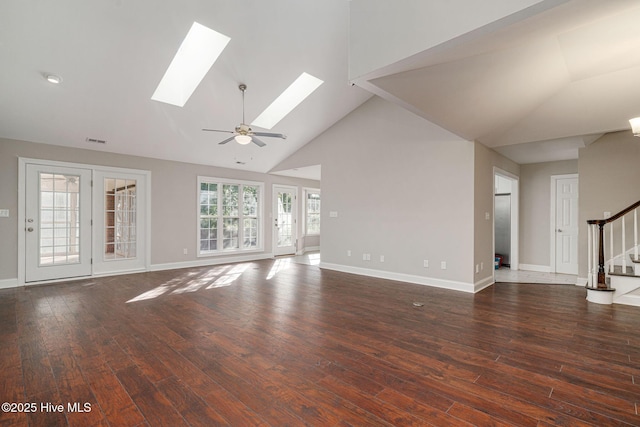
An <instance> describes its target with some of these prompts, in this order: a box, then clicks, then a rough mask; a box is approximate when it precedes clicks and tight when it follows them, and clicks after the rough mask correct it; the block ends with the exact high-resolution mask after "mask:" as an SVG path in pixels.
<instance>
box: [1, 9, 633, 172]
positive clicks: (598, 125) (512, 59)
mask: <svg viewBox="0 0 640 427" xmlns="http://www.w3.org/2000/svg"><path fill="white" fill-rule="evenodd" d="M374 3H375V2H372V3H371V4H372V5H373V4H374ZM458 3H463V2H460V1H459V2H458ZM540 3H553V7H548V8H546V9H545V8H541V9H540V10H539V11H536V13H531V14H529V15H523V16H522V18H521V19H513V20H509V21H508V22H507V21H505V23H504V25H500V23H498V25H492V26H491V29H490V30H487V29H486V28H484V29H481V30H482V31H472V32H470V33H468V34H464V35H462V36H460V37H456V38H454V39H451V40H449V41H447V42H444V43H441V44H439V45H438V46H436V47H433V48H427V49H425V50H424V51H421V52H418V53H416V54H415V55H411V57H408V58H405V59H402V60H399V61H396V62H395V63H393V64H390V66H389V67H382V68H381V69H379V70H376V72H375V73H371V74H369V75H365V76H362V77H360V78H356V79H351V80H352V81H353V82H354V83H355V85H351V84H350V83H351V82H350V80H349V61H348V56H349V52H348V46H349V42H348V40H349V18H350V17H349V13H350V11H349V8H350V2H349V1H347V0H322V1H300V0H269V1H265V0H234V1H222V0H193V1H188V2H184V1H178V0H163V1H159V0H136V1H124V0H92V1H85V0H57V1H55V2H54V1H42V0H3V1H2V2H0V61H1V63H2V66H1V67H0V137H3V138H10V139H18V140H26V141H33V142H40V143H47V144H54V145H61V146H67V147H78V148H89V149H95V150H104V151H111V152H117V153H123V154H130V155H140V156H149V157H156V158H163V159H171V160H177V161H184V162H192V163H200V164H210V165H214V166H222V167H232V168H237V169H245V170H252V171H258V172H268V171H269V170H271V169H272V168H273V167H274V166H276V165H277V164H278V163H280V162H281V161H282V160H283V159H285V158H287V157H288V156H289V155H291V154H292V153H294V152H295V151H297V150H298V149H299V148H301V147H302V146H303V145H305V144H306V143H308V142H309V141H311V140H312V139H314V138H315V137H316V136H318V135H319V134H320V133H322V132H323V131H325V130H326V129H327V128H329V127H330V126H332V125H333V124H334V123H335V122H336V121H338V120H340V119H341V118H342V117H344V116H345V115H347V114H348V113H349V112H351V111H352V110H354V109H355V108H357V107H358V106H359V105H361V104H362V103H363V102H364V101H366V100H367V99H368V98H369V97H370V96H371V93H374V94H377V95H379V96H381V97H383V98H386V99H388V100H390V101H392V102H396V103H399V104H401V105H402V106H404V107H405V108H408V109H410V110H411V111H413V112H415V113H416V114H418V115H420V116H422V117H424V118H426V119H428V120H430V121H432V122H434V123H436V124H438V125H440V126H442V127H443V128H445V129H447V130H449V131H451V132H453V133H455V134H457V135H459V136H461V137H463V138H465V139H469V140H478V141H480V142H482V143H483V144H485V145H487V146H489V147H493V148H494V149H496V150H497V151H499V152H502V153H503V154H504V155H506V156H508V157H510V158H512V159H513V160H515V161H517V162H519V163H528V162H538V161H549V160H559V159H565V158H576V156H577V150H578V149H579V148H580V147H583V146H585V145H587V144H589V143H591V142H592V141H594V140H595V139H597V138H598V137H599V136H600V135H602V134H603V133H606V132H611V131H617V130H623V129H628V128H629V125H628V122H627V120H628V119H629V118H631V117H635V116H640V25H638V22H640V1H639V0H607V1H602V0H568V1H562V0H541V1H540ZM363 4H364V5H366V4H367V3H363ZM397 4H398V7H406V5H408V4H411V2H410V1H408V0H402V1H399V2H397ZM372 7H373V6H372ZM411 12H412V11H411V10H407V11H406V13H407V14H410V13H411ZM402 15H404V16H406V14H400V16H402ZM448 19H455V16H453V17H448ZM194 21H195V22H198V23H200V24H202V25H205V26H207V27H209V28H211V29H214V30H215V31H217V32H220V33H222V34H225V35H227V36H228V37H230V38H231V41H230V42H229V44H228V45H227V47H226V48H225V50H224V51H223V52H222V55H221V56H220V57H219V59H218V61H217V62H216V63H215V64H214V65H213V67H212V68H211V70H210V71H209V72H208V73H207V75H206V76H205V78H204V80H203V81H202V82H201V83H200V85H199V86H198V87H197V88H196V90H195V92H194V93H193V95H192V96H191V98H190V99H189V101H188V102H187V103H186V104H185V106H184V107H182V108H181V107H176V106H173V105H169V104H163V103H160V102H157V101H153V100H151V95H152V94H153V92H154V90H155V88H156V86H157V84H158V82H159V81H160V79H161V78H162V76H163V74H164V72H165V70H166V69H167V66H168V65H169V63H170V62H171V60H172V58H173V56H174V54H175V53H176V50H177V49H178V47H179V46H180V43H181V42H182V40H183V38H184V37H185V35H186V33H187V31H188V30H189V28H190V27H191V25H192V24H193V22H194ZM494 24H495V23H494ZM398 25H402V22H387V23H385V29H386V30H387V31H393V28H397V26H398ZM302 72H307V73H309V74H312V75H314V76H316V77H318V78H320V79H322V80H324V84H323V85H322V86H320V88H318V89H317V90H316V91H315V92H314V93H312V94H311V96H310V97H309V98H307V99H306V100H305V101H303V103H302V104H300V106H299V107H297V108H296V109H294V110H293V112H292V113H290V114H289V115H288V116H286V117H285V118H284V119H283V120H282V121H281V122H280V123H278V124H277V125H276V126H275V127H274V128H273V129H272V130H271V131H272V132H279V133H284V134H287V135H288V138H287V139H286V140H279V139H266V138H265V142H266V143H267V146H266V147H263V148H260V147H257V146H255V145H249V146H240V145H238V144H226V145H222V146H221V145H218V144H217V143H218V142H219V141H221V140H223V139H225V138H226V135H225V134H216V133H207V132H202V131H201V129H202V128H215V129H233V128H234V127H235V126H237V125H238V124H239V123H240V121H241V119H242V98H241V94H240V91H239V90H238V85H239V84H240V83H244V84H246V85H247V86H248V88H247V91H246V98H245V100H246V117H247V122H250V121H252V120H253V119H254V118H255V117H257V116H258V114H259V113H260V112H262V110H263V109H264V108H265V107H266V106H268V105H269V104H270V103H271V102H272V101H273V100H274V99H275V98H276V97H277V96H278V95H279V94H280V93H281V92H282V91H283V90H284V89H285V88H286V87H287V86H288V85H289V84H290V83H291V82H292V81H293V80H295V78H296V77H297V76H299V75H300V74H301V73H302ZM47 74H56V75H59V76H61V77H62V79H63V81H62V83H61V84H59V85H52V84H50V83H48V82H47V81H46V79H45V76H46V75H47ZM359 86H361V87H359ZM363 88H366V90H365V89H363ZM87 138H94V139H100V140H105V141H106V144H96V143H91V142H87ZM300 173H301V174H302V173H304V175H305V176H307V177H314V176H317V175H318V174H319V169H317V168H312V169H310V170H305V171H302V172H300ZM290 174H292V175H295V174H296V173H295V172H291V171H290Z"/></svg>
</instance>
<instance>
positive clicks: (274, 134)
mask: <svg viewBox="0 0 640 427" xmlns="http://www.w3.org/2000/svg"><path fill="white" fill-rule="evenodd" d="M253 134H254V135H257V136H268V137H270V138H282V139H287V135H285V134H282V133H270V132H253Z"/></svg>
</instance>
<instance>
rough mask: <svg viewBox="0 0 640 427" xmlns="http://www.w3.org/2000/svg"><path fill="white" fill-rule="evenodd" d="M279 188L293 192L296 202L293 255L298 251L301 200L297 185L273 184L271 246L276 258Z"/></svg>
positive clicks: (293, 204)
mask: <svg viewBox="0 0 640 427" xmlns="http://www.w3.org/2000/svg"><path fill="white" fill-rule="evenodd" d="M278 188H283V189H286V190H291V191H292V193H293V196H294V201H293V203H292V207H291V211H292V216H293V226H292V227H291V230H292V233H293V236H292V238H293V255H295V254H296V253H297V251H298V234H299V233H298V224H299V221H298V200H299V197H298V196H299V194H298V187H297V186H295V185H284V184H273V186H272V187H271V240H272V244H271V250H272V252H273V255H274V256H279V255H277V254H276V253H277V249H278V232H277V230H276V227H275V220H276V218H277V216H278V203H277V197H278V191H277V189H278ZM283 255H288V254H283Z"/></svg>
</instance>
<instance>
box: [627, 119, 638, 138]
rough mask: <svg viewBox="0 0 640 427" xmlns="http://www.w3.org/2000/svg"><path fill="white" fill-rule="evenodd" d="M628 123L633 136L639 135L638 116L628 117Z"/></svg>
mask: <svg viewBox="0 0 640 427" xmlns="http://www.w3.org/2000/svg"><path fill="white" fill-rule="evenodd" d="M629 123H630V124H631V130H632V131H633V136H640V117H634V118H633V119H629Z"/></svg>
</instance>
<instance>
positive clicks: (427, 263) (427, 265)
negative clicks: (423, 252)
mask: <svg viewBox="0 0 640 427" xmlns="http://www.w3.org/2000/svg"><path fill="white" fill-rule="evenodd" d="M422 266H423V267H424V268H429V260H428V259H425V260H424V262H423V263H422Z"/></svg>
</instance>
